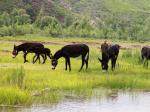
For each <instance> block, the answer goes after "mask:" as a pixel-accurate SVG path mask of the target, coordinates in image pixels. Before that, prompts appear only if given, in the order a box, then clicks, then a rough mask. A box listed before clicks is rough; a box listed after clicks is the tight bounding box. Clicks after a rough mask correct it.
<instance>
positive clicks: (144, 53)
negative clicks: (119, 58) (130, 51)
mask: <svg viewBox="0 0 150 112" xmlns="http://www.w3.org/2000/svg"><path fill="white" fill-rule="evenodd" d="M141 57H142V62H143V64H144V67H147V68H148V60H149V59H150V47H146V46H144V47H143V48H142V49H141Z"/></svg>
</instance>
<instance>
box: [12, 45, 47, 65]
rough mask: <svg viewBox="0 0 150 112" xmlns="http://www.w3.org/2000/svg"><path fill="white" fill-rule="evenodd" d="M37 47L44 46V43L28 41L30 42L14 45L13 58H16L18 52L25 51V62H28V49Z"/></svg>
mask: <svg viewBox="0 0 150 112" xmlns="http://www.w3.org/2000/svg"><path fill="white" fill-rule="evenodd" d="M35 47H39V48H44V45H43V44H41V43H28V42H26V43H23V44H20V45H18V46H16V45H14V49H13V52H12V55H13V58H15V57H16V56H17V55H18V52H20V51H23V53H24V63H25V62H28V60H26V56H27V54H28V53H27V52H26V51H27V50H28V49H29V48H35Z"/></svg>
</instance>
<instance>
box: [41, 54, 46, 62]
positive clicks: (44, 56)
mask: <svg viewBox="0 0 150 112" xmlns="http://www.w3.org/2000/svg"><path fill="white" fill-rule="evenodd" d="M41 56H42V57H43V63H42V64H44V63H45V61H46V59H47V56H46V54H44V55H41Z"/></svg>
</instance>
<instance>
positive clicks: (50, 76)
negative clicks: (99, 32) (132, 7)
mask: <svg viewBox="0 0 150 112" xmlns="http://www.w3.org/2000/svg"><path fill="white" fill-rule="evenodd" d="M25 41H38V42H42V43H43V44H44V45H45V46H46V47H48V48H50V49H51V51H52V54H54V53H55V51H57V50H58V49H60V48H61V47H62V46H63V45H66V44H71V43H86V44H87V45H89V47H90V58H89V69H88V70H85V69H83V70H82V71H81V72H78V70H79V68H80V66H81V59H80V58H81V57H78V58H72V59H71V67H72V71H71V72H69V71H65V60H64V59H63V58H61V59H60V60H59V64H58V66H57V68H56V70H52V69H51V62H50V60H49V59H47V61H46V63H45V64H39V63H38V62H37V63H36V64H32V57H33V56H34V54H29V55H28V56H27V59H28V60H29V62H28V63H25V64H24V63H23V54H22V53H19V55H18V56H17V57H16V58H15V59H13V58H12V54H11V52H12V50H13V46H14V44H16V45H18V44H20V43H22V42H25ZM102 42H103V40H94V39H84V38H82V39H78V38H71V39H68V38H40V37H39V38H32V39H31V38H27V37H20V38H19V37H16V38H13V37H3V38H0V77H1V78H0V104H1V105H30V104H33V103H34V104H35V103H40V102H42V103H43V102H57V101H58V100H59V99H60V96H61V95H60V93H62V91H73V92H75V93H80V94H81V95H82V94H83V95H84V94H86V92H85V93H84V92H83V91H84V90H85V91H86V90H87V91H91V90H92V89H94V88H105V89H115V90H119V89H122V90H137V89H138V90H143V91H149V90H150V68H148V69H145V68H143V65H142V63H141V62H140V50H141V47H142V46H144V45H148V43H138V42H135V43H133V42H119V41H116V42H111V41H109V42H110V43H118V44H120V45H121V46H122V49H121V50H120V51H121V52H120V54H119V57H118V61H117V66H116V70H115V71H113V72H112V71H111V70H110V67H109V70H108V72H106V73H103V72H102V71H101V65H100V63H99V61H98V59H97V58H98V57H100V56H101V54H100V50H99V48H98V47H99V46H100V44H101V43H102ZM41 60H42V59H41ZM81 91H82V92H81ZM89 93H90V92H87V94H89Z"/></svg>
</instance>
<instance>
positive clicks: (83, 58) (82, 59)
mask: <svg viewBox="0 0 150 112" xmlns="http://www.w3.org/2000/svg"><path fill="white" fill-rule="evenodd" d="M84 57H85V56H84V55H82V65H81V68H80V70H79V72H80V71H81V70H82V68H83V66H84Z"/></svg>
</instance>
